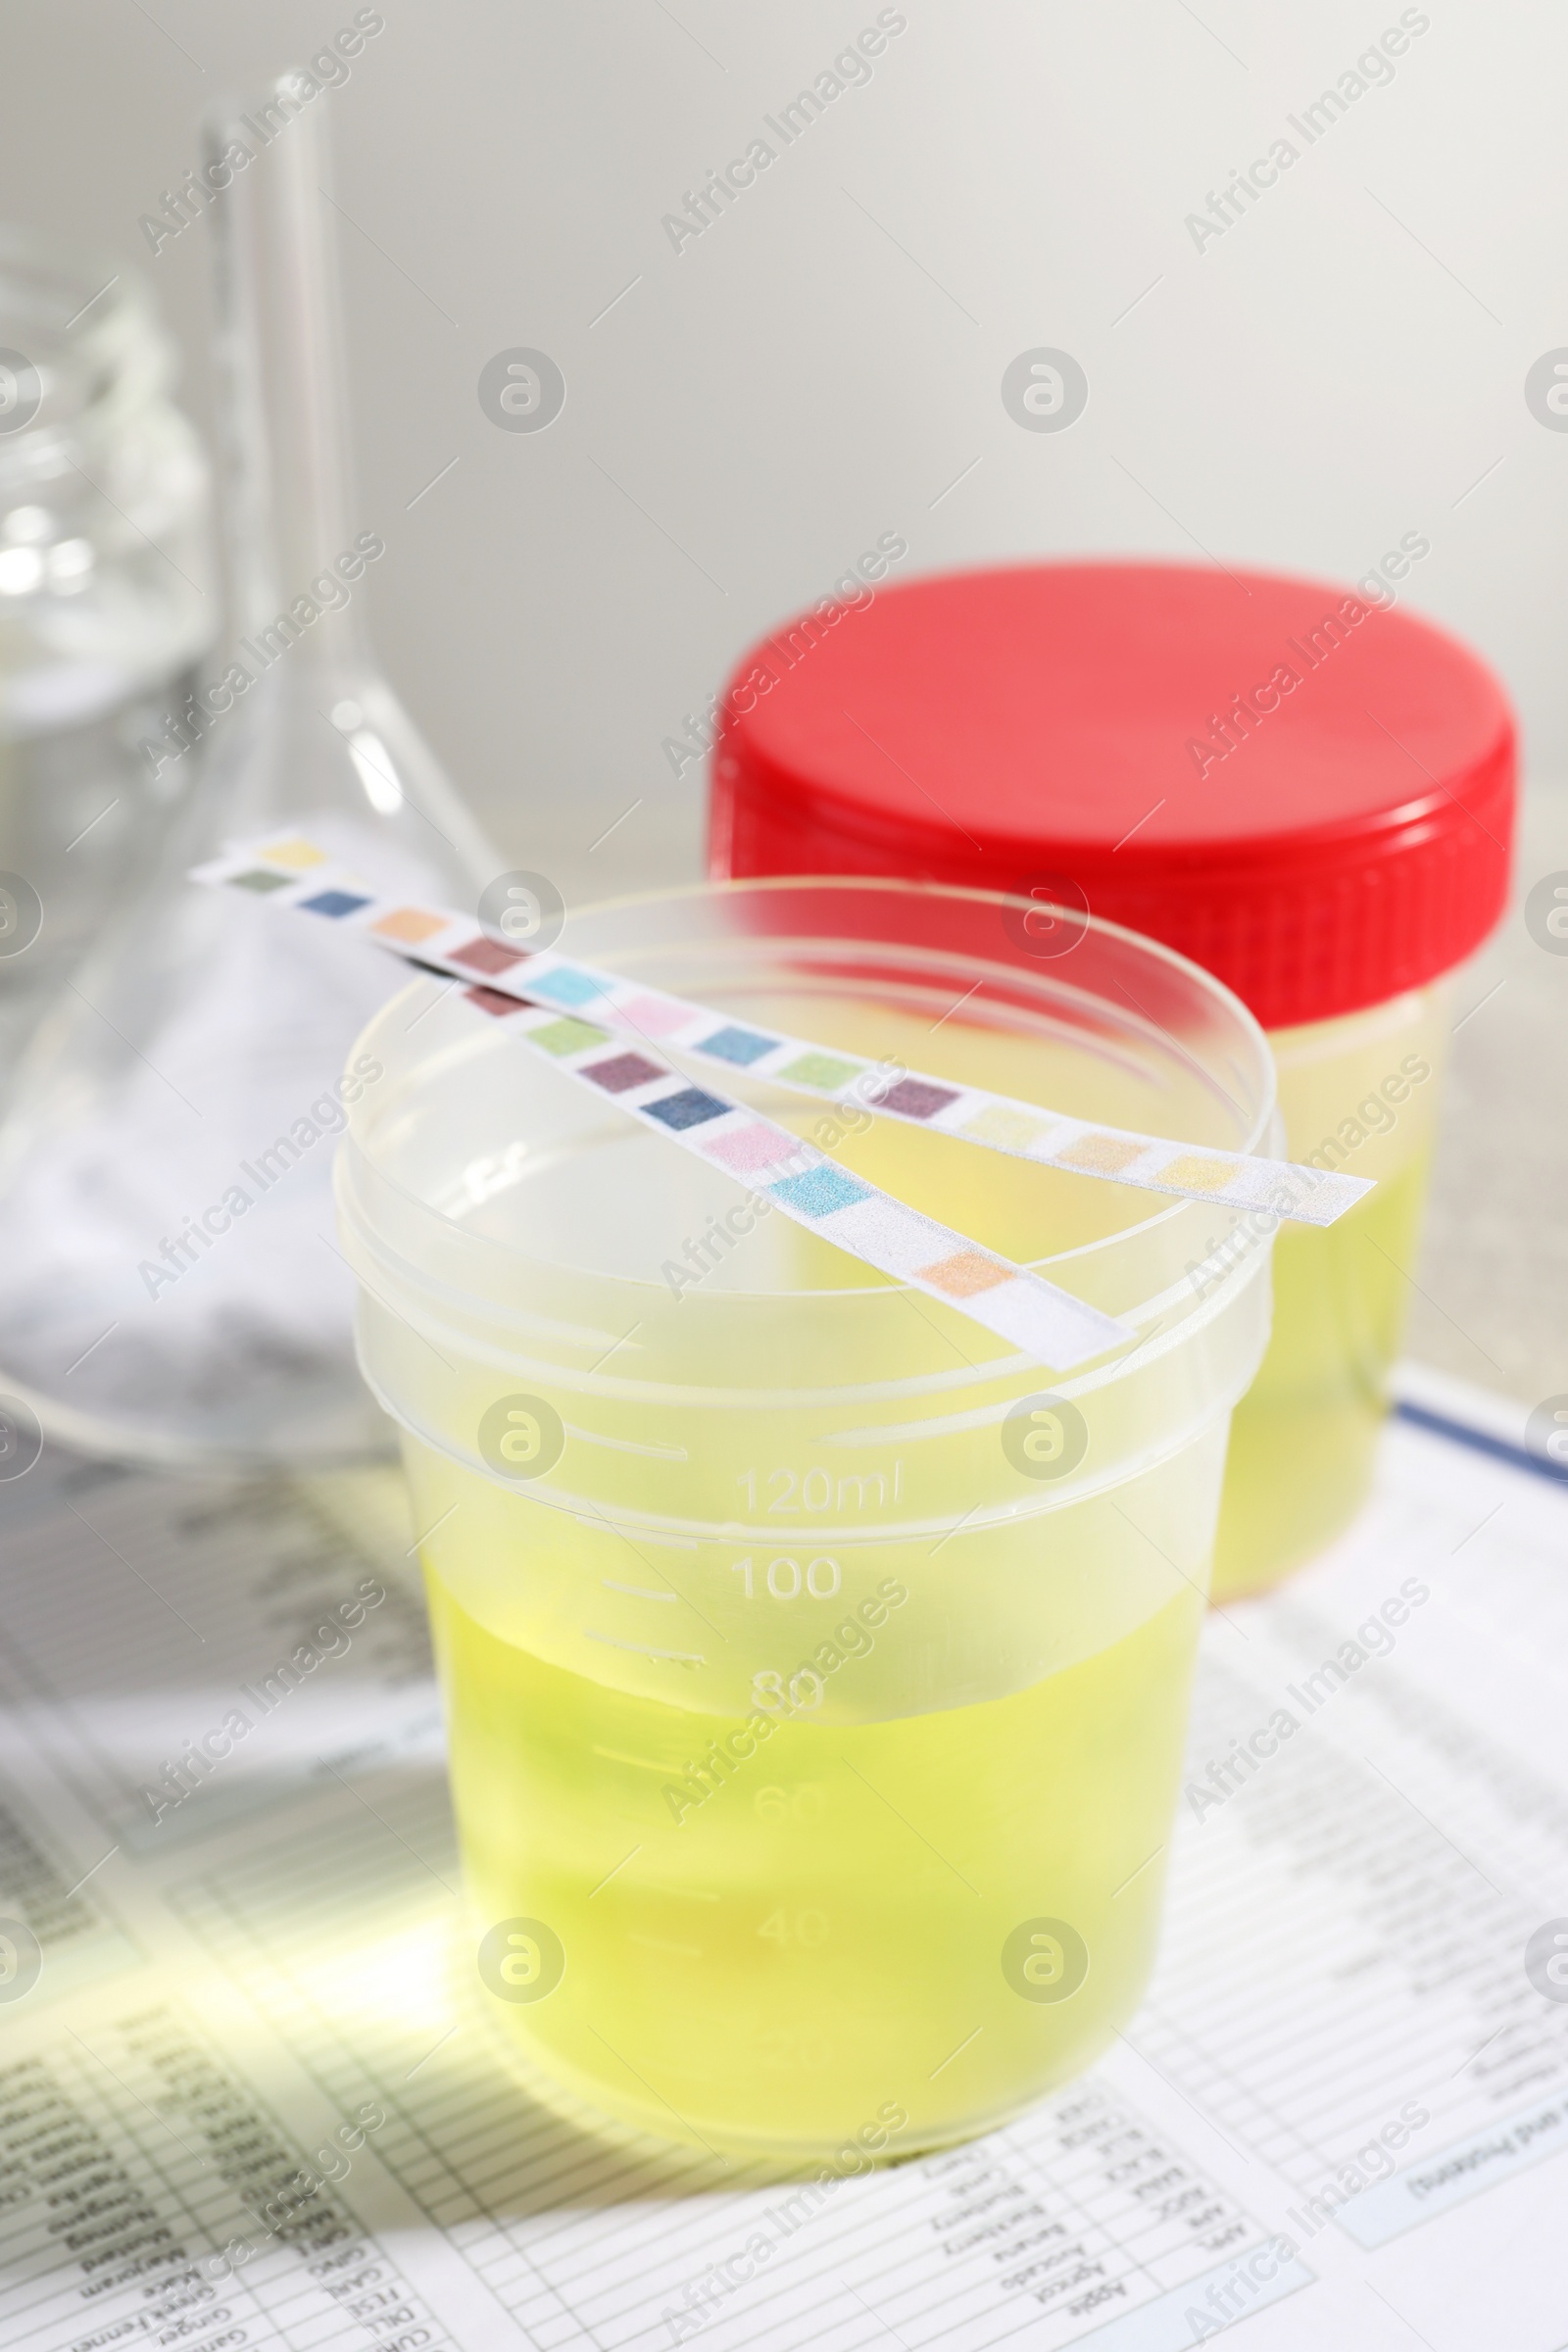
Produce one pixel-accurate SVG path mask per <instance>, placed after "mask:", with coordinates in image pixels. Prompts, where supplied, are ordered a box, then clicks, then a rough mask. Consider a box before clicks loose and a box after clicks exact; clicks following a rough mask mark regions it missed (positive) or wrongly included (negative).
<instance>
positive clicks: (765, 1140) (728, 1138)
mask: <svg viewBox="0 0 1568 2352" xmlns="http://www.w3.org/2000/svg"><path fill="white" fill-rule="evenodd" d="M804 1149H805V1147H804V1145H801V1144H799V1143H797V1142H796V1140H795V1138H794V1136H793V1135H785V1134H783V1133H782V1132H781V1131H780V1129H778V1128H777V1127H764V1126H763V1125H762V1123H761V1121H760V1120H759V1121H758V1123H757V1125H756V1126H755V1127H736V1128H732V1129H731V1131H730V1132H729V1134H727V1135H715V1136H714V1137H713V1139H712V1141H711V1143H707V1144H705V1145H704V1146H703V1150H704V1152H706V1153H707V1155H708V1157H709V1158H710V1159H713V1160H717V1161H718V1162H719V1163H720V1164H721V1165H722V1166H724V1167H726V1168H730V1169H733V1171H734V1173H735V1174H736V1175H737V1176H757V1175H760V1172H761V1171H762V1169H763V1168H776V1167H779V1166H780V1165H781V1164H782V1163H783V1162H784V1161H785V1160H787V1159H794V1158H795V1156H796V1154H797V1153H798V1152H801V1151H803V1150H804Z"/></svg>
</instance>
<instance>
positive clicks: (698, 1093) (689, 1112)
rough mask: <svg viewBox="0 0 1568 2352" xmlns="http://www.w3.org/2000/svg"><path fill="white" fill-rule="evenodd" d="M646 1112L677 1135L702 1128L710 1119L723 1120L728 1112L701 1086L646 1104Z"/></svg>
mask: <svg viewBox="0 0 1568 2352" xmlns="http://www.w3.org/2000/svg"><path fill="white" fill-rule="evenodd" d="M643 1108H644V1110H646V1111H647V1113H648V1115H649V1117H650V1118H651V1119H662V1121H663V1123H664V1125H665V1126H666V1127H673V1128H674V1129H675V1131H676V1132H677V1134H678V1133H679V1132H680V1131H681V1130H682V1129H683V1128H686V1127H701V1126H702V1125H703V1124H704V1123H705V1121H707V1120H709V1119H721V1118H722V1117H723V1116H724V1113H725V1112H726V1111H727V1110H728V1108H729V1104H728V1103H720V1102H719V1100H718V1098H717V1096H716V1095H705V1094H704V1092H703V1090H702V1088H701V1087H700V1086H688V1087H685V1088H683V1090H682V1091H681V1093H680V1094H678V1095H665V1096H664V1097H663V1099H662V1101H661V1102H658V1103H644V1104H643Z"/></svg>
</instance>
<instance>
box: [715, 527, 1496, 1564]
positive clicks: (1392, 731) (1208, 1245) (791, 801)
mask: <svg viewBox="0 0 1568 2352" xmlns="http://www.w3.org/2000/svg"><path fill="white" fill-rule="evenodd" d="M1428 552H1430V550H1429V543H1428V542H1427V541H1426V540H1425V539H1424V538H1423V537H1422V536H1421V535H1420V534H1419V533H1413V532H1412V533H1407V534H1406V535H1405V539H1404V541H1403V542H1402V543H1401V546H1400V547H1399V548H1398V549H1396V550H1393V551H1391V552H1390V554H1389V555H1388V556H1387V557H1386V558H1385V559H1384V563H1383V565H1382V567H1381V568H1380V569H1378V570H1376V571H1374V572H1371V573H1369V574H1368V575H1367V577H1366V578H1365V579H1364V580H1362V581H1360V582H1359V583H1358V584H1357V587H1356V589H1355V590H1353V591H1349V590H1347V589H1344V588H1338V587H1332V586H1325V585H1323V584H1322V583H1319V582H1313V581H1308V580H1299V579H1284V578H1276V577H1270V576H1267V575H1263V574H1260V573H1255V572H1246V573H1232V572H1227V571H1224V570H1222V569H1219V568H1217V567H1196V566H1187V565H1181V564H1168V565H1153V564H1035V565H1022V566H1018V567H1015V568H1010V569H1004V570H992V571H976V572H968V573H958V574H952V575H943V576H938V577H934V578H929V579H923V580H915V581H909V582H906V583H901V584H900V585H899V586H898V587H896V588H890V589H878V590H877V591H876V592H875V595H874V597H872V595H871V594H870V592H867V594H866V595H865V597H864V598H862V599H861V600H860V602H859V603H858V606H857V607H855V608H849V607H843V606H841V607H837V608H833V609H832V610H831V612H829V611H827V610H824V609H823V608H818V609H817V611H816V612H815V613H809V614H807V615H804V616H803V617H802V618H801V619H800V620H798V621H796V622H793V623H789V624H786V625H785V626H784V627H781V628H779V629H777V630H775V631H774V632H773V633H772V634H771V636H769V637H767V638H765V639H763V640H761V641H760V643H759V644H758V645H756V646H755V647H753V648H752V650H751V651H750V652H749V653H748V654H747V655H746V656H744V657H743V659H742V661H741V662H740V663H739V664H738V666H737V668H736V670H735V673H734V676H733V678H732V680H731V682H730V685H729V687H728V689H727V691H726V693H725V695H724V697H723V698H722V700H721V705H720V732H719V739H718V742H717V745H716V747H715V751H714V758H713V791H712V812H711V870H712V872H713V874H714V875H715V876H719V875H757V874H878V873H880V874H903V875H908V876H913V877H918V878H921V879H925V880H935V881H941V882H947V883H952V884H955V885H965V886H981V887H987V888H992V889H1000V890H1007V891H1017V892H1020V893H1021V894H1023V895H1024V896H1025V897H1032V898H1033V899H1034V900H1035V901H1036V903H1037V906H1038V907H1039V909H1040V911H1039V912H1037V914H1036V915H1035V916H1034V917H1033V918H1032V920H1031V922H1030V923H1029V925H1028V926H1027V927H1026V929H1025V930H1023V931H1022V932H1020V933H1018V934H1017V935H1016V936H1015V938H1014V941H1013V947H1012V952H1013V953H1014V955H1015V956H1017V957H1018V959H1019V960H1020V961H1022V960H1026V959H1034V960H1038V961H1042V962H1045V961H1051V960H1054V959H1056V958H1060V959H1062V968H1063V970H1064V971H1067V970H1069V969H1070V968H1071V961H1072V956H1073V955H1074V953H1075V952H1076V940H1077V938H1078V936H1079V922H1080V920H1081V914H1082V911H1083V910H1084V909H1088V910H1091V911H1093V912H1094V913H1096V914H1099V915H1103V916H1106V917H1107V918H1109V919H1110V920H1112V921H1115V922H1119V923H1124V924H1126V925H1128V926H1129V927H1130V928H1132V929H1133V930H1136V931H1139V932H1143V933H1146V934H1148V935H1149V936H1150V937H1152V938H1154V939H1158V940H1162V941H1164V942H1165V943H1166V944H1168V945H1169V946H1171V947H1174V948H1176V949H1178V950H1180V951H1181V953H1182V954H1184V955H1186V956H1191V957H1192V958H1193V959H1194V960H1195V961H1196V962H1198V963H1201V964H1202V965H1203V966H1204V967H1205V968H1206V969H1207V970H1209V971H1211V972H1213V973H1215V974H1216V975H1217V976H1218V977H1219V978H1220V979H1222V980H1223V981H1224V982H1225V983H1226V984H1227V986H1229V987H1230V988H1232V989H1233V990H1234V991H1235V992H1236V994H1237V995H1238V996H1239V997H1241V999H1242V1000H1243V1002H1244V1003H1245V1004H1246V1005H1248V1006H1249V1007H1250V1010H1251V1011H1252V1012H1253V1013H1254V1014H1255V1015H1256V1017H1257V1019H1258V1020H1259V1021H1260V1022H1261V1023H1262V1025H1263V1027H1264V1028H1265V1029H1266V1030H1267V1031H1268V1033H1269V1036H1270V1040H1271V1043H1272V1046H1273V1049H1274V1053H1275V1055H1276V1059H1277V1062H1278V1065H1279V1099H1280V1107H1281V1111H1282V1114H1283V1119H1284V1126H1285V1142H1286V1147H1287V1149H1288V1151H1289V1153H1290V1156H1291V1157H1292V1158H1295V1159H1299V1160H1304V1161H1307V1162H1309V1163H1310V1164H1312V1165H1314V1166H1317V1167H1336V1168H1344V1169H1346V1170H1348V1172H1349V1173H1350V1174H1352V1175H1360V1176H1371V1177H1375V1178H1376V1179H1377V1180H1378V1182H1377V1189H1376V1190H1375V1191H1374V1192H1373V1193H1371V1194H1370V1195H1369V1196H1368V1197H1367V1199H1366V1200H1365V1201H1363V1202H1362V1203H1361V1204H1360V1206H1359V1207H1358V1208H1357V1209H1356V1210H1355V1211H1353V1212H1352V1214H1350V1215H1349V1216H1347V1217H1346V1218H1344V1219H1343V1220H1342V1221H1341V1222H1340V1223H1339V1224H1337V1225H1336V1226H1334V1227H1333V1228H1331V1229H1330V1230H1328V1231H1325V1232H1310V1231H1306V1230H1304V1229H1301V1228H1299V1227H1290V1228H1287V1229H1285V1230H1284V1231H1283V1232H1282V1233H1281V1235H1280V1238H1279V1242H1278V1246H1277V1248H1276V1250H1275V1257H1274V1290H1275V1324H1274V1336H1273V1341H1272V1344H1271V1346H1270V1348H1269V1351H1268V1354H1267V1356H1266V1358H1265V1360H1264V1364H1263V1368H1262V1371H1261V1373H1260V1374H1259V1377H1258V1380H1257V1382H1256V1384H1255V1386H1254V1387H1253V1389H1252V1391H1251V1393H1250V1395H1249V1397H1247V1398H1246V1399H1245V1401H1244V1402H1243V1404H1242V1405H1241V1406H1240V1407H1239V1409H1238V1411H1237V1414H1236V1417H1235V1422H1234V1427H1233V1434H1232V1445H1231V1461H1230V1466H1229V1471H1228V1474H1227V1483H1226V1492H1225V1501H1224V1508H1223V1511H1222V1514H1221V1520H1220V1528H1219V1536H1218V1546H1217V1554H1216V1560H1215V1568H1214V1591H1215V1594H1216V1596H1217V1597H1219V1596H1228V1595H1230V1594H1232V1593H1241V1592H1246V1591H1250V1590H1253V1589H1256V1588H1259V1587H1261V1586H1265V1585H1268V1584H1270V1583H1272V1582H1274V1581H1275V1580H1276V1579H1277V1578H1278V1577H1279V1576H1281V1575H1283V1574H1284V1573H1285V1572H1286V1571H1287V1570H1288V1569H1290V1568H1291V1567H1293V1566H1294V1565H1296V1564H1298V1563H1299V1561H1301V1560H1303V1559H1305V1558H1307V1557H1308V1556H1310V1555H1311V1554H1312V1553H1313V1552H1315V1551H1317V1550H1318V1549H1320V1548H1321V1547H1322V1546H1323V1545H1324V1544H1326V1543H1328V1542H1329V1541H1330V1539H1331V1538H1332V1537H1334V1536H1335V1535H1336V1534H1338V1533H1339V1532H1340V1531H1341V1529H1343V1528H1344V1527H1345V1526H1346V1524H1347V1523H1348V1520H1349V1519H1350V1518H1351V1517H1352V1516H1353V1515H1354V1512H1355V1510H1356V1508H1357V1507H1358V1505H1359V1503H1360V1502H1361V1500H1362V1497H1363V1496H1364V1495H1365V1493H1366V1490H1367V1487H1368V1484H1369V1481H1370V1477H1371V1469H1372V1456H1373V1448H1374V1446H1375V1443H1376V1438H1377V1432H1378V1427H1379V1424H1380V1421H1381V1419H1382V1415H1383V1412H1384V1410H1385V1405H1386V1399H1387V1384H1388V1374H1389V1370H1390V1367H1391V1365H1392V1363H1393V1360H1394V1357H1395V1355H1396V1353H1397V1348H1398V1346H1399V1340H1400V1334H1401V1330H1402V1326H1403V1321H1404V1315H1405V1308H1406V1304H1407V1301H1408V1297H1409V1290H1410V1282H1411V1277H1412V1274H1413V1273H1414V1271H1415V1261H1416V1255H1417V1250H1418V1246H1419V1239H1420V1226H1421V1217H1422V1207H1423V1201H1424V1197H1425V1192H1426V1184H1427V1172H1428V1164H1429V1159H1430V1152H1431V1140H1432V1133H1433V1124H1434V1117H1435V1113H1436V1109H1437V1105H1438V1099H1439V1094H1440V1089H1441V1079H1442V1063H1443V1049H1444V1045H1445V1043H1446V1038H1447V1034H1448V1025H1449V1017H1451V1016H1446V1013H1445V1003H1446V999H1445V993H1444V983H1445V979H1446V975H1447V974H1448V973H1449V972H1450V971H1451V970H1452V968H1453V967H1454V966H1455V965H1456V964H1457V963H1459V962H1460V961H1462V959H1463V958H1464V957H1465V956H1469V955H1470V954H1471V953H1472V952H1473V951H1474V950H1475V949H1476V948H1478V947H1479V946H1480V945H1481V943H1482V941H1483V940H1484V939H1485V938H1486V936H1487V934H1488V933H1489V932H1490V931H1491V930H1492V928H1493V926H1494V924H1495V922H1496V920H1497V917H1498V915H1499V913H1500V912H1501V909H1502V906H1503V902H1504V898H1505V896H1506V891H1507V882H1508V869H1509V856H1510V847H1511V842H1512V832H1513V810H1514V790H1515V746H1514V728H1513V721H1512V717H1511V714H1510V711H1509V709H1508V705H1507V702H1506V699H1505V697H1504V695H1503V692H1502V689H1501V687H1500V686H1499V685H1498V683H1497V681H1496V679H1495V677H1494V676H1493V675H1492V673H1491V671H1490V670H1489V669H1487V668H1486V666H1485V665H1484V664H1483V663H1482V662H1480V661H1479V660H1477V658H1476V657H1475V656H1474V655H1473V654H1471V653H1470V652H1469V651H1467V649H1466V648H1465V647H1463V646H1462V645H1460V644H1458V643H1456V642H1455V641H1454V639H1452V638H1451V637H1448V636H1446V635H1445V634H1444V633H1442V632H1441V631H1440V630H1438V629H1436V628H1433V627H1432V626H1430V625H1429V624H1427V623H1426V622H1424V621H1420V620H1416V619H1414V618H1412V617H1411V616H1409V615H1408V614H1406V613H1401V612H1395V611H1392V610H1390V609H1389V608H1390V607H1391V606H1392V604H1393V602H1394V599H1395V597H1396V595H1397V592H1398V591H1397V587H1396V585H1394V583H1396V582H1397V583H1399V584H1401V585H1402V584H1403V583H1404V582H1405V581H1406V580H1407V579H1408V577H1409V575H1410V573H1411V571H1412V568H1413V567H1414V566H1417V565H1418V564H1420V562H1421V561H1422V560H1423V558H1424V557H1425V555H1426V554H1427V553H1428ZM1054 904H1059V906H1060V907H1061V909H1062V910H1063V911H1062V912H1061V913H1060V914H1057V915H1052V914H1050V913H1048V912H1047V911H1046V909H1047V908H1048V907H1050V906H1052V905H1054ZM1260 1222H1262V1223H1266V1220H1261V1221H1259V1220H1252V1221H1243V1222H1242V1223H1241V1224H1237V1223H1236V1222H1234V1221H1232V1220H1227V1219H1214V1220H1212V1221H1211V1222H1210V1224H1209V1226H1208V1228H1207V1230H1206V1232H1205V1233H1204V1235H1203V1236H1202V1237H1201V1247H1200V1248H1199V1249H1198V1250H1196V1251H1195V1253H1194V1259H1193V1268H1192V1279H1193V1281H1194V1282H1195V1283H1196V1284H1200V1285H1201V1284H1202V1283H1204V1282H1206V1281H1207V1280H1209V1279H1210V1278H1211V1277H1212V1275H1213V1273H1214V1272H1215V1271H1216V1270H1217V1269H1218V1268H1219V1267H1220V1266H1221V1265H1223V1264H1224V1263H1226V1262H1227V1261H1228V1259H1229V1257H1230V1256H1231V1255H1233V1254H1234V1253H1235V1252H1236V1251H1238V1250H1248V1249H1250V1248H1251V1247H1253V1246H1255V1244H1256V1241H1257V1240H1258V1238H1259V1232H1258V1227H1259V1223H1260Z"/></svg>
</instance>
